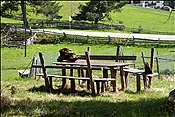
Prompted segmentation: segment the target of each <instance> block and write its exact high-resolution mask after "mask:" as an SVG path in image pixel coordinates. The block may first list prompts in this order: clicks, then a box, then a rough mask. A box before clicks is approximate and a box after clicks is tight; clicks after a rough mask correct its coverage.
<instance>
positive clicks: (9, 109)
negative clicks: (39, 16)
mask: <svg viewBox="0 0 175 117" xmlns="http://www.w3.org/2000/svg"><path fill="white" fill-rule="evenodd" d="M88 46H89V47H90V48H91V54H102V55H115V52H116V46H115V45H86V44H84V45H81V44H67V43H62V44H61V43H60V44H56V45H53V44H46V45H39V44H37V45H27V57H24V49H23V48H7V47H3V48H1V116H3V117H5V116H33V117H36V116H60V117H89V116H91V117H106V116H109V117H138V116H140V117H155V116H156V117H169V116H173V114H174V105H172V104H171V103H168V102H167V97H168V95H169V92H170V91H171V90H173V88H174V87H175V84H174V81H175V79H174V78H173V77H171V76H163V75H161V78H160V79H158V78H157V77H155V78H153V86H152V88H151V89H145V90H144V89H143V83H142V81H141V84H142V90H141V91H140V92H136V79H135V76H132V75H131V77H130V87H129V88H128V89H127V90H126V91H119V92H118V93H114V92H110V91H106V92H105V93H103V94H100V95H96V96H92V95H91V94H90V93H89V92H88V91H87V90H86V86H85V87H84V88H83V87H82V86H81V87H80V86H79V85H77V86H76V92H71V91H69V85H68V87H67V89H65V90H60V89H59V87H60V86H61V81H60V80H58V79H55V80H54V81H53V82H54V88H55V89H56V92H54V93H48V92H46V91H45V88H44V80H43V79H42V78H40V79H38V78H37V79H35V78H34V77H23V78H22V77H20V76H19V74H18V72H17V70H19V69H25V68H26V67H27V65H28V64H29V62H30V61H31V59H32V58H33V56H34V55H38V52H39V51H42V52H43V53H44V58H45V60H46V64H51V62H53V61H56V59H57V57H58V55H59V53H58V51H59V49H61V48H63V47H67V48H71V49H72V51H75V52H76V53H77V54H84V52H85V51H86V50H87V47H88ZM150 48H151V47H137V46H135V47H134V46H122V47H121V50H122V52H123V53H125V55H132V54H134V55H137V57H140V56H141V53H140V52H141V50H144V51H145V52H146V54H149V53H150ZM156 50H158V51H159V52H160V54H163V53H164V52H167V51H169V50H172V48H156ZM138 60H139V58H138ZM136 64H140V63H139V62H138V63H136ZM142 67H143V65H142ZM94 74H96V73H94ZM97 74H101V72H98V73H97ZM68 83H69V82H68ZM77 84H78V83H77ZM120 87H121V85H120V79H119V75H117V88H118V89H120Z"/></svg>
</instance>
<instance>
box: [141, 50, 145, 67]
mask: <svg viewBox="0 0 175 117" xmlns="http://www.w3.org/2000/svg"><path fill="white" fill-rule="evenodd" d="M141 53H142V60H143V64H144V65H145V58H144V52H143V50H142V51H141Z"/></svg>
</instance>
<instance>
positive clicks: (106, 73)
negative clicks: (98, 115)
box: [101, 69, 108, 92]
mask: <svg viewBox="0 0 175 117" xmlns="http://www.w3.org/2000/svg"><path fill="white" fill-rule="evenodd" d="M103 78H108V70H107V69H103ZM104 89H105V82H103V81H102V82H101V92H104Z"/></svg>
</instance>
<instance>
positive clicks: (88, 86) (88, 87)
mask: <svg viewBox="0 0 175 117" xmlns="http://www.w3.org/2000/svg"><path fill="white" fill-rule="evenodd" d="M87 90H90V80H87Z"/></svg>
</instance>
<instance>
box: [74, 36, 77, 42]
mask: <svg viewBox="0 0 175 117" xmlns="http://www.w3.org/2000/svg"><path fill="white" fill-rule="evenodd" d="M76 39H77V35H76V34H75V36H74V43H75V42H76Z"/></svg>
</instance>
